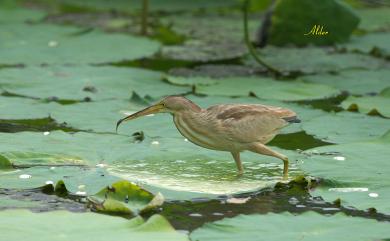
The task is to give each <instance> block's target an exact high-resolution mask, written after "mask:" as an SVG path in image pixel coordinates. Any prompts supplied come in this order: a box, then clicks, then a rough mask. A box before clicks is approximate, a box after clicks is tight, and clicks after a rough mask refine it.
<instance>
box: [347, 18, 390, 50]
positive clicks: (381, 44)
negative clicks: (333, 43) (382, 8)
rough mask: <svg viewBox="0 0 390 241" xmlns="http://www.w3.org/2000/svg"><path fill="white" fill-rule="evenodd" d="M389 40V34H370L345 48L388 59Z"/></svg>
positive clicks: (358, 38)
mask: <svg viewBox="0 0 390 241" xmlns="http://www.w3.org/2000/svg"><path fill="white" fill-rule="evenodd" d="M389 13H390V12H389ZM389 38H390V34H389V33H370V34H366V35H363V36H359V37H354V38H352V39H351V41H350V42H349V43H347V44H345V45H343V47H346V48H347V49H348V50H352V51H354V50H357V51H360V52H363V53H372V54H373V55H377V56H382V57H385V58H387V57H389V56H390V44H389V41H388V40H389Z"/></svg>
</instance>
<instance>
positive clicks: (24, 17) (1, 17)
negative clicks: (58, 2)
mask: <svg viewBox="0 0 390 241" xmlns="http://www.w3.org/2000/svg"><path fill="white" fill-rule="evenodd" d="M45 15H46V13H45V12H42V11H39V10H32V9H24V8H1V6H0V24H2V26H3V24H10V23H22V22H26V21H39V20H41V19H43V18H44V17H45Z"/></svg>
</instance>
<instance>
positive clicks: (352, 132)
mask: <svg viewBox="0 0 390 241" xmlns="http://www.w3.org/2000/svg"><path fill="white" fill-rule="evenodd" d="M388 124H389V120H386V119H384V118H381V117H374V116H367V115H361V114H359V113H350V112H339V113H329V114H327V115H322V116H319V117H315V118H312V119H307V120H305V121H303V122H302V129H303V130H305V131H306V133H308V134H311V135H314V136H315V137H317V138H318V139H322V140H325V141H327V142H332V143H349V142H357V141H364V140H375V139H377V138H378V137H380V136H382V135H383V134H384V133H386V131H387V130H388V129H389V126H388ZM374 127H375V128H374Z"/></svg>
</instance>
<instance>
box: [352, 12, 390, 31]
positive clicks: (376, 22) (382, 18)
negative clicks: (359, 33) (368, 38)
mask: <svg viewBox="0 0 390 241" xmlns="http://www.w3.org/2000/svg"><path fill="white" fill-rule="evenodd" d="M356 12H357V14H358V15H359V16H360V19H361V21H360V24H359V29H362V30H365V31H378V30H379V31H383V30H389V29H390V20H389V13H390V8H389V7H385V6H382V7H380V8H361V9H356Z"/></svg>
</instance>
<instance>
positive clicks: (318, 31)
mask: <svg viewBox="0 0 390 241" xmlns="http://www.w3.org/2000/svg"><path fill="white" fill-rule="evenodd" d="M327 34H329V32H328V31H325V30H324V26H322V25H314V26H313V28H312V29H311V30H310V31H309V32H307V33H305V34H304V35H320V36H322V35H327Z"/></svg>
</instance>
